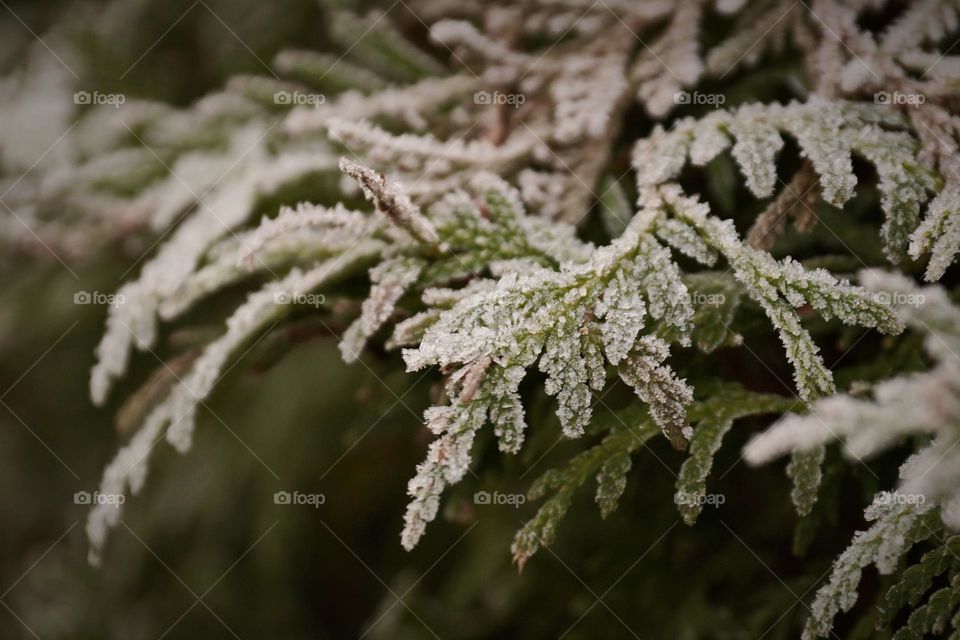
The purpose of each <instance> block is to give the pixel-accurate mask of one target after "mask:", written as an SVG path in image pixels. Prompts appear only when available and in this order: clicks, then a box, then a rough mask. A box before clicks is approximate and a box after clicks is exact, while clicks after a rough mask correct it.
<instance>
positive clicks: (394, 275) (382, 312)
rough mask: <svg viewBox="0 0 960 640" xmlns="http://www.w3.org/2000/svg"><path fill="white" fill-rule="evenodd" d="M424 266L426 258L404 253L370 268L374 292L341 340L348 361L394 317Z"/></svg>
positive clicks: (357, 356)
mask: <svg viewBox="0 0 960 640" xmlns="http://www.w3.org/2000/svg"><path fill="white" fill-rule="evenodd" d="M423 267H424V262H423V261H422V260H420V259H418V258H410V257H405V256H401V257H397V258H389V259H387V260H384V261H383V262H381V263H380V264H378V265H377V266H376V267H373V268H372V269H370V282H371V285H372V286H371V287H370V295H369V296H368V297H367V299H366V300H364V301H363V306H362V309H361V312H360V317H359V318H357V320H356V321H355V322H354V324H353V325H351V326H350V328H349V329H347V333H346V334H345V335H344V337H343V340H341V342H340V353H341V354H342V355H343V359H344V361H345V362H353V361H355V360H356V359H357V358H359V357H360V352H361V351H362V350H363V348H364V346H365V345H366V341H367V340H368V339H369V338H370V336H372V335H373V334H374V333H376V332H377V331H378V330H379V329H380V327H382V326H383V325H384V323H386V321H387V320H388V319H389V318H390V315H391V314H392V313H393V310H394V308H395V307H396V305H397V302H398V301H399V300H400V298H401V297H402V296H403V294H404V293H406V291H407V289H408V288H409V287H410V286H411V285H412V284H413V283H415V282H416V281H417V278H418V277H419V276H420V273H421V272H422V271H423Z"/></svg>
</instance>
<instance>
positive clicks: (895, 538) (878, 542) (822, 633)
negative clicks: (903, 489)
mask: <svg viewBox="0 0 960 640" xmlns="http://www.w3.org/2000/svg"><path fill="white" fill-rule="evenodd" d="M929 509H930V505H915V504H909V503H906V501H904V502H902V503H898V501H896V500H879V499H878V500H877V501H876V502H874V504H873V505H871V506H870V507H869V508H868V509H867V518H868V519H870V520H874V523H873V525H872V526H871V527H870V528H869V529H867V530H866V531H861V532H859V533H857V534H856V535H855V536H854V538H853V541H852V542H851V543H850V546H849V547H847V549H846V550H845V551H844V552H843V553H842V554H840V557H838V558H837V560H836V561H835V562H834V565H833V570H832V572H831V573H830V578H829V580H828V581H827V584H825V585H824V586H822V587H821V588H820V589H819V590H818V591H817V595H816V597H815V598H814V601H813V604H812V605H811V614H810V618H809V619H808V620H807V624H806V626H805V627H804V630H803V638H804V640H814V639H815V638H821V637H826V636H827V635H828V634H829V633H830V630H831V629H832V628H833V618H834V616H835V615H836V614H837V613H839V612H840V611H849V610H850V609H851V607H853V605H854V604H855V603H856V601H857V591H858V587H859V585H860V577H861V575H862V573H863V570H864V569H865V568H866V567H867V566H869V565H871V564H875V565H876V567H877V569H878V570H879V571H880V573H882V574H886V573H890V572H892V571H893V570H894V568H895V563H896V561H897V560H898V559H899V558H900V556H902V555H903V554H904V553H905V552H906V551H907V549H909V547H910V546H911V545H912V544H913V540H911V538H912V537H916V534H913V529H914V528H915V526H916V525H917V523H918V519H919V518H920V516H921V515H922V514H923V513H924V512H926V511H928V510H929ZM911 534H913V535H911Z"/></svg>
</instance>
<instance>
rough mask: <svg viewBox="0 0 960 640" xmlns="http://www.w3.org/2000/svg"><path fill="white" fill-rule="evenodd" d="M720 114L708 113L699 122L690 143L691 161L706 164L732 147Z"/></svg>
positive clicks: (701, 164) (700, 164)
mask: <svg viewBox="0 0 960 640" xmlns="http://www.w3.org/2000/svg"><path fill="white" fill-rule="evenodd" d="M722 125H723V120H722V119H721V117H719V116H715V115H708V116H707V117H705V118H704V119H703V120H701V121H700V122H698V123H697V125H696V128H695V130H694V131H695V133H694V135H693V140H692V142H691V143H690V162H692V163H693V164H695V165H697V166H700V167H702V166H704V165H705V164H707V163H708V162H710V161H711V160H713V159H714V158H716V157H717V156H718V155H720V154H721V153H723V152H724V151H726V150H727V149H728V148H729V147H730V142H731V140H730V136H729V135H727V132H726V131H724V127H723V126H722Z"/></svg>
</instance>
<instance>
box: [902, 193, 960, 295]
mask: <svg viewBox="0 0 960 640" xmlns="http://www.w3.org/2000/svg"><path fill="white" fill-rule="evenodd" d="M926 252H930V262H929V263H927V271H926V273H925V274H924V278H925V279H926V280H927V281H928V282H935V281H937V280H939V279H940V278H942V277H943V274H944V273H945V272H946V270H947V268H948V267H949V266H950V265H951V264H953V262H954V260H955V259H956V257H957V253H958V252H960V188H957V187H955V186H954V187H952V188H948V189H945V190H944V191H942V192H941V193H940V194H938V195H937V196H936V197H935V198H934V199H933V201H931V202H930V206H929V207H928V209H927V213H926V215H925V217H924V219H923V222H922V223H921V224H920V226H918V227H917V229H916V231H914V232H913V235H912V236H910V257H911V258H913V259H915V260H916V259H919V258H920V257H921V256H922V255H923V254H924V253H926Z"/></svg>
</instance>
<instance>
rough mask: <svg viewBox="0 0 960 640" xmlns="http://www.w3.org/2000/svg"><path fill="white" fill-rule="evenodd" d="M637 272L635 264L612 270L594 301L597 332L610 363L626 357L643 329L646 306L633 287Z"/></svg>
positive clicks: (637, 279) (639, 275)
mask: <svg viewBox="0 0 960 640" xmlns="http://www.w3.org/2000/svg"><path fill="white" fill-rule="evenodd" d="M641 275H642V271H641V270H640V269H639V268H637V267H636V266H635V265H632V264H630V265H625V267H624V269H621V270H618V271H616V272H615V273H614V275H613V278H612V279H611V280H610V282H609V283H608V284H607V288H606V289H604V291H603V297H602V298H601V299H600V301H599V302H598V303H597V307H596V315H597V317H599V318H602V319H603V321H602V322H601V323H600V332H601V335H602V336H603V346H604V351H605V353H606V355H607V359H608V360H609V361H610V364H617V363H619V362H620V361H621V360H623V359H624V358H625V357H626V356H627V353H628V352H629V351H630V348H631V347H632V346H633V343H634V342H636V340H637V335H638V334H639V333H640V331H641V330H642V329H643V326H644V317H645V316H646V310H647V307H646V304H645V303H644V301H643V296H642V295H641V294H640V290H639V288H638V287H637V283H638V282H639V281H640V280H641Z"/></svg>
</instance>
